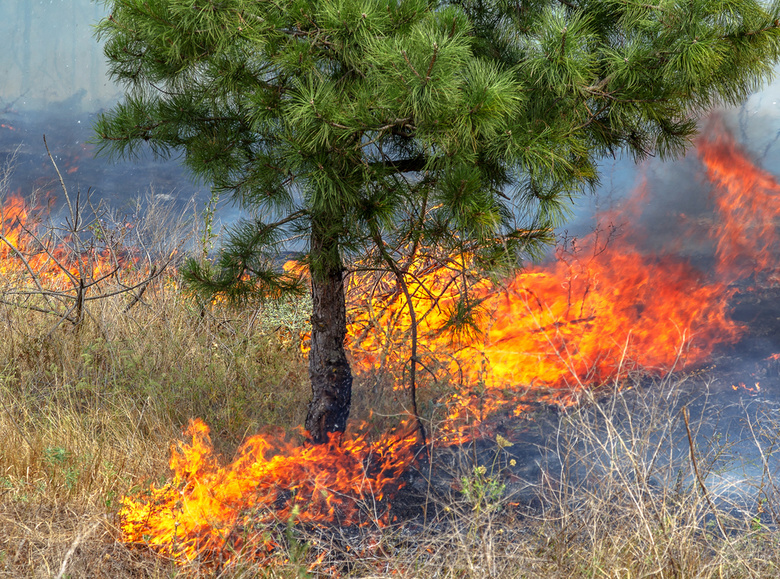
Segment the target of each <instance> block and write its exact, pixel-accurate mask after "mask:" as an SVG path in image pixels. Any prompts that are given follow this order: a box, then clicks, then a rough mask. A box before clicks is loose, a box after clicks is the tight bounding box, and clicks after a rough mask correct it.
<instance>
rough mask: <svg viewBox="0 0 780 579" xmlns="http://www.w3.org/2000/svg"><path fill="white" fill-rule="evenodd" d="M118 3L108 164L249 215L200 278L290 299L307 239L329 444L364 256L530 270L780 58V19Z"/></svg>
mask: <svg viewBox="0 0 780 579" xmlns="http://www.w3.org/2000/svg"><path fill="white" fill-rule="evenodd" d="M105 4H106V5H107V6H108V7H109V9H110V11H111V14H110V16H108V17H107V18H106V19H104V20H103V21H101V22H100V24H99V25H98V36H99V37H100V38H102V39H104V40H105V41H106V44H105V53H106V55H107V57H108V59H109V64H110V71H111V74H112V76H113V78H114V79H116V80H118V81H119V82H120V83H122V84H123V85H124V86H125V89H126V96H125V99H124V101H123V102H121V103H119V104H117V105H116V106H115V107H114V108H113V109H112V110H110V111H109V112H107V113H105V114H103V115H102V116H101V117H100V119H99V120H98V122H97V123H96V126H95V130H96V133H97V141H98V142H99V144H100V146H101V149H102V151H104V152H108V153H110V154H115V155H120V156H132V155H135V154H137V153H140V152H142V151H143V150H145V149H147V148H148V149H151V151H152V152H153V153H154V154H157V155H161V156H171V155H181V157H182V159H183V162H184V163H185V164H186V165H187V166H188V167H189V168H190V170H191V171H192V172H193V174H194V175H195V176H196V177H197V178H198V179H200V180H202V181H204V182H207V183H209V184H211V186H212V187H213V188H214V189H215V190H216V191H218V192H220V193H224V194H228V195H230V196H232V199H233V200H234V201H235V202H236V203H237V204H238V205H239V206H241V207H242V208H243V209H244V210H245V211H246V214H247V215H249V217H248V218H246V219H244V220H242V221H241V222H239V223H238V224H236V225H235V226H234V227H233V229H232V231H231V232H230V235H229V238H228V239H227V240H226V242H225V243H224V245H223V247H222V248H221V253H220V257H219V259H218V260H217V262H216V263H215V264H212V265H210V266H207V265H204V264H198V263H195V262H193V263H191V265H190V269H189V273H188V277H189V280H190V281H191V282H192V283H194V284H195V285H197V286H198V287H200V288H202V289H204V290H207V291H211V292H222V293H226V294H228V295H230V296H232V297H235V298H240V297H241V296H246V295H259V294H267V293H268V292H274V291H283V290H285V289H287V288H289V287H291V286H292V285H293V283H294V280H292V279H291V278H289V277H288V276H286V275H285V274H284V273H282V272H280V271H279V270H278V268H277V267H276V264H275V261H274V257H275V253H274V252H275V250H276V249H278V242H279V241H280V240H281V239H283V238H285V237H287V236H289V235H290V233H291V232H292V233H298V234H302V235H305V236H306V237H307V238H308V245H307V249H308V260H309V265H310V269H311V272H312V295H313V301H314V306H313V315H312V351H311V354H310V375H311V378H312V388H313V395H314V399H313V401H312V405H311V407H310V410H309V417H308V418H307V424H306V426H307V429H308V430H309V431H310V432H311V436H312V438H313V439H314V440H318V441H319V440H324V438H325V437H326V436H327V433H329V432H334V431H341V430H343V429H344V427H345V424H346V418H347V415H348V412H349V404H350V396H351V374H350V369H349V364H348V363H347V360H346V357H345V354H344V344H343V341H344V332H345V331H346V319H345V313H344V295H343V283H342V281H343V280H342V277H343V269H344V265H343V264H344V262H345V260H346V259H350V258H352V257H354V256H356V255H357V256H359V255H361V252H362V251H364V248H365V247H367V246H373V247H375V248H376V249H377V250H378V254H379V255H384V257H385V258H386V260H387V261H388V262H389V263H390V264H391V265H392V263H393V260H394V259H395V258H394V256H391V255H390V253H389V252H388V248H391V247H392V248H395V249H396V250H397V249H398V248H407V249H408V250H410V251H413V250H414V248H416V247H418V246H419V245H420V244H436V245H440V246H443V247H452V248H459V249H463V247H464V246H465V245H468V247H469V249H470V251H471V252H472V253H473V255H474V256H475V258H476V259H477V260H478V261H479V262H480V263H482V264H483V265H485V266H486V267H489V268H495V267H498V266H502V265H503V266H507V265H508V266H516V265H517V264H519V263H520V260H521V259H522V258H523V257H525V256H527V255H529V254H533V253H534V252H535V251H536V250H538V248H539V247H540V245H541V244H543V243H545V242H547V241H549V240H550V236H551V231H552V228H553V227H554V226H556V225H557V224H559V223H560V222H561V221H562V220H563V219H564V218H565V215H566V209H567V207H568V205H569V201H570V199H571V197H572V196H573V195H576V194H578V193H580V192H582V191H585V190H587V189H588V188H590V187H592V186H593V185H594V184H595V183H597V181H598V163H599V160H600V159H602V158H603V157H605V156H611V155H622V154H627V155H630V156H632V157H633V158H635V159H641V158H643V157H645V156H647V155H655V154H657V155H660V156H661V157H671V156H675V155H678V154H680V153H682V152H683V151H684V150H685V147H686V146H687V145H688V144H689V142H690V139H691V137H692V136H693V134H694V132H695V130H696V120H697V118H698V117H699V116H700V115H701V114H702V113H704V112H706V111H708V110H710V109H712V108H713V107H716V106H719V105H722V104H735V103H738V102H739V101H740V100H741V99H743V98H745V97H746V96H747V95H748V94H749V93H750V92H752V91H753V90H755V89H757V88H758V87H760V86H761V85H762V83H763V82H765V81H766V80H767V79H768V78H769V77H770V76H771V74H772V71H773V67H774V64H775V63H776V61H777V59H778V54H779V52H778V50H779V49H780V32H779V31H780V27H779V24H778V18H779V17H780V2H778V1H777V0H776V1H774V2H773V3H772V4H766V3H762V2H757V1H755V0H682V1H681V0H660V1H658V2H651V3H648V2H646V1H643V0H461V1H449V2H448V1H430V0H106V1H105ZM410 248H411V249H410ZM396 273H397V275H398V276H399V280H402V279H403V276H404V275H405V272H404V271H402V270H400V269H399V270H397V271H396Z"/></svg>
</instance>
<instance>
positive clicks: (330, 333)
mask: <svg viewBox="0 0 780 579" xmlns="http://www.w3.org/2000/svg"><path fill="white" fill-rule="evenodd" d="M326 231H327V228H326V227H325V226H323V225H322V224H319V223H317V222H314V223H313V224H312V234H311V253H312V258H313V261H315V262H319V264H321V265H318V266H313V267H312V268H311V269H312V272H311V274H312V275H311V293H312V302H313V307H312V316H311V351H310V352H309V378H310V379H311V391H312V400H311V403H310V404H309V413H308V415H307V417H306V430H308V431H309V436H310V438H311V440H312V441H313V442H316V443H321V442H325V441H326V440H327V435H328V433H331V432H344V429H345V428H346V426H347V417H348V416H349V407H350V403H351V400H352V372H351V370H350V367H349V362H348V361H347V354H346V350H345V349H344V338H345V337H346V335H347V310H346V306H345V303H344V282H343V277H342V276H343V268H342V264H341V260H340V259H339V257H338V242H337V240H336V239H335V238H333V237H332V236H330V235H328V233H327V232H326ZM318 257H320V258H323V259H321V260H318Z"/></svg>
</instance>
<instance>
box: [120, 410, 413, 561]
mask: <svg viewBox="0 0 780 579" xmlns="http://www.w3.org/2000/svg"><path fill="white" fill-rule="evenodd" d="M187 435H188V436H191V437H192V443H191V444H185V443H181V444H179V445H178V446H175V447H174V448H173V449H172V451H171V461H170V466H171V470H172V471H173V472H174V478H173V481H172V482H170V483H169V484H167V485H165V486H163V487H152V488H151V489H150V491H149V494H148V496H143V497H140V498H138V499H133V498H126V499H124V501H123V507H122V509H121V510H120V512H119V516H120V518H121V520H122V531H123V533H124V537H125V540H126V541H128V542H131V543H135V544H142V545H148V546H151V547H153V548H155V549H157V550H158V551H160V552H162V553H165V554H168V555H171V556H175V557H177V559H178V560H180V561H182V560H184V561H187V560H193V559H195V558H196V557H200V558H202V559H205V560H208V559H209V557H210V556H213V555H217V554H218V555H219V556H220V558H221V560H222V562H223V563H224V562H227V561H228V560H229V559H230V558H231V557H232V556H233V555H237V554H239V553H240V554H242V555H244V556H246V555H247V554H248V555H249V556H251V557H255V558H265V557H273V556H274V553H275V548H276V547H277V544H276V543H275V542H274V540H273V538H271V536H270V535H269V533H268V531H269V529H270V528H271V527H273V525H275V524H278V523H281V524H282V525H285V524H288V523H292V522H296V523H297V522H302V523H317V524H322V523H329V522H333V523H336V524H340V525H362V524H365V523H366V522H372V523H374V524H385V523H387V518H388V516H389V511H388V504H387V501H386V500H385V499H386V497H385V492H386V491H387V489H388V486H389V485H392V488H394V489H398V488H400V487H401V486H402V483H399V481H400V475H401V474H403V472H404V470H405V469H406V468H407V467H408V466H409V464H411V462H412V461H413V459H414V452H413V449H414V448H415V447H416V445H417V437H416V434H412V435H410V436H396V437H388V438H386V439H385V440H383V441H382V442H379V443H368V442H367V441H366V440H365V439H364V438H362V437H352V438H349V439H344V440H342V439H340V437H333V438H331V439H330V441H329V442H328V443H327V444H321V445H311V446H299V445H295V444H293V443H286V442H284V441H280V440H277V439H272V438H270V437H265V436H261V435H257V436H253V437H251V438H249V439H247V440H246V441H245V442H244V443H243V445H242V446H241V448H240V449H239V451H238V453H237V458H236V459H235V460H234V461H233V462H232V463H231V464H229V465H227V466H224V467H221V466H219V464H218V460H217V457H216V456H215V454H214V450H213V448H212V445H211V440H210V438H209V430H208V427H207V426H206V425H205V424H203V422H201V421H199V420H193V421H191V422H190V425H189V428H188V429H187Z"/></svg>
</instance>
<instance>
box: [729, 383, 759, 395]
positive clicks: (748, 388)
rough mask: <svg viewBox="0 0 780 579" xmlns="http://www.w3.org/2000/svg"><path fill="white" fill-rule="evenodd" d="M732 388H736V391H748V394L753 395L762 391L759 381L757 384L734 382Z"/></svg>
mask: <svg viewBox="0 0 780 579" xmlns="http://www.w3.org/2000/svg"><path fill="white" fill-rule="evenodd" d="M731 389H732V390H734V392H739V391H743V392H747V393H748V394H752V395H753V396H755V395H757V394H760V393H761V385H760V383H759V382H756V383H755V386H752V387H751V386H747V385H745V383H744V382H740V383H739V384H738V385H737V384H732V385H731Z"/></svg>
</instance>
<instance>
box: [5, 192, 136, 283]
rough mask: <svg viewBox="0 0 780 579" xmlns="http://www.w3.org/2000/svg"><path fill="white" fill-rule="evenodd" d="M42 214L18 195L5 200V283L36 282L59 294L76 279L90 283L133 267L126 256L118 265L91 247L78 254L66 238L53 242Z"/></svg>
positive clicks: (115, 260)
mask: <svg viewBox="0 0 780 579" xmlns="http://www.w3.org/2000/svg"><path fill="white" fill-rule="evenodd" d="M43 212H44V210H43V209H42V208H40V207H30V206H29V205H28V204H27V202H26V201H25V200H24V199H23V198H22V197H21V196H19V195H13V196H9V197H7V198H6V199H5V202H4V204H3V206H2V207H1V208H0V274H2V275H3V276H4V279H5V280H6V282H7V283H9V284H11V283H12V284H13V285H14V286H15V287H16V288H18V287H19V286H28V285H34V282H35V280H37V281H38V282H39V283H41V284H42V285H43V286H44V287H45V288H46V289H47V290H53V291H60V290H64V289H68V288H71V287H73V285H74V283H75V284H78V280H79V279H81V280H83V281H84V282H85V283H90V282H92V281H94V280H98V279H100V278H103V277H105V276H110V274H111V273H112V272H116V271H117V270H118V269H119V268H121V267H127V266H130V265H132V260H129V259H128V256H122V260H121V262H120V260H117V259H112V256H111V255H109V254H108V253H107V252H104V251H99V250H97V249H95V248H94V247H89V246H85V247H83V248H82V251H77V248H76V246H75V244H74V245H69V242H70V238H69V237H67V236H64V237H63V238H62V239H59V240H57V239H53V238H52V237H51V235H50V232H46V231H44V230H43V228H42V227H41V220H42V217H43V215H42V214H43ZM74 280H75V281H74Z"/></svg>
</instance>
